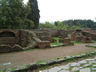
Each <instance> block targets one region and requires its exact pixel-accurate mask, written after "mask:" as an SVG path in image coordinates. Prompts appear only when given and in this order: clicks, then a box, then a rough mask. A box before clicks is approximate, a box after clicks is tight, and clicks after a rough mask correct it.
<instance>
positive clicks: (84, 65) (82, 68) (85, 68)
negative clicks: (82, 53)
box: [42, 58, 96, 72]
mask: <svg viewBox="0 0 96 72" xmlns="http://www.w3.org/2000/svg"><path fill="white" fill-rule="evenodd" d="M42 72H96V58H93V59H85V60H81V61H79V62H72V63H68V64H66V65H62V66H57V67H54V68H51V69H48V70H43V71H42Z"/></svg>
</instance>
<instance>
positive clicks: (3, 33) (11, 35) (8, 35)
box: [0, 31, 15, 37]
mask: <svg viewBox="0 0 96 72" xmlns="http://www.w3.org/2000/svg"><path fill="white" fill-rule="evenodd" d="M0 37H15V34H14V33H13V32H9V31H4V32H1V33H0Z"/></svg>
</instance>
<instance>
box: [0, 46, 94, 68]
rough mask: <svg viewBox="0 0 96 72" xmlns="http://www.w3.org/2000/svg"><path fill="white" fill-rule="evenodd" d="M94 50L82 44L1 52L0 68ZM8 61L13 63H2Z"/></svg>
mask: <svg viewBox="0 0 96 72" xmlns="http://www.w3.org/2000/svg"><path fill="white" fill-rule="evenodd" d="M93 50H95V49H94V48H87V47H85V44H80V45H75V46H65V47H58V48H49V49H37V50H33V51H24V52H13V53H5V54H0V69H3V68H9V67H14V66H18V65H24V64H29V63H33V62H37V61H40V60H48V59H54V58H57V57H59V58H60V57H64V56H69V55H70V56H71V55H77V54H81V53H84V52H89V51H93ZM7 62H11V63H12V64H11V65H9V66H3V65H2V64H4V63H7Z"/></svg>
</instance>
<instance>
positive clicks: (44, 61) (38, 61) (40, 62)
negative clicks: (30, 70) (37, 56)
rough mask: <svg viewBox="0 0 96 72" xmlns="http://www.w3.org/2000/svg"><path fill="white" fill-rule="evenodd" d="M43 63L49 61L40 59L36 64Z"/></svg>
mask: <svg viewBox="0 0 96 72" xmlns="http://www.w3.org/2000/svg"><path fill="white" fill-rule="evenodd" d="M41 63H46V64H47V63H48V61H38V62H37V63H36V64H41Z"/></svg>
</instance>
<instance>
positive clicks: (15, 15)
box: [0, 0, 33, 29]
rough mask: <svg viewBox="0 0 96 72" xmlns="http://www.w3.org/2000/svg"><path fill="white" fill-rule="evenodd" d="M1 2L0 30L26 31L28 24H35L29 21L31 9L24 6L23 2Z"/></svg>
mask: <svg viewBox="0 0 96 72" xmlns="http://www.w3.org/2000/svg"><path fill="white" fill-rule="evenodd" d="M0 1H1V2H0V29H1V28H3V29H4V28H7V29H24V28H26V27H27V24H26V23H28V22H29V23H33V22H32V21H30V20H28V19H27V16H28V14H29V12H30V7H29V6H27V5H24V3H23V0H0Z"/></svg>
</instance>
